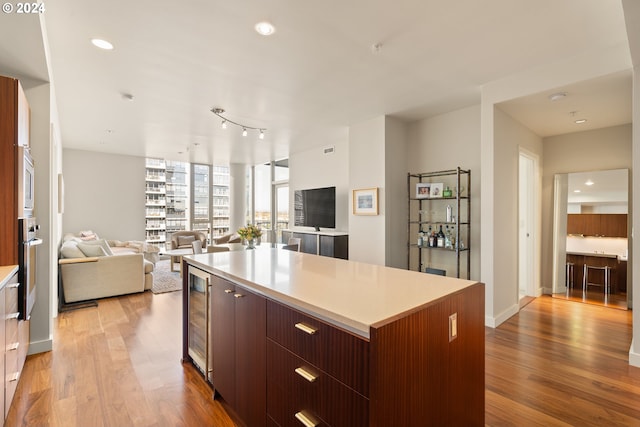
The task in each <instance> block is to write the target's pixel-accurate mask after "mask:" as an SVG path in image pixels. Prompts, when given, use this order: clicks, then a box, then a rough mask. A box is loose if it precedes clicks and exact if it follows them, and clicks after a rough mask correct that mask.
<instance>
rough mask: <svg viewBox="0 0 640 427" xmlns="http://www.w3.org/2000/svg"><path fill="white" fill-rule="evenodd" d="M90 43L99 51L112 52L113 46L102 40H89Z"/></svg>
mask: <svg viewBox="0 0 640 427" xmlns="http://www.w3.org/2000/svg"><path fill="white" fill-rule="evenodd" d="M91 43H93V45H94V46H96V47H99V48H100V49H104V50H113V45H112V44H111V43H109V42H108V41H106V40H103V39H91Z"/></svg>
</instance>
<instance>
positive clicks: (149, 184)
mask: <svg viewBox="0 0 640 427" xmlns="http://www.w3.org/2000/svg"><path fill="white" fill-rule="evenodd" d="M145 164H146V177H145V180H146V189H145V193H146V202H145V216H146V221H145V223H146V241H147V242H149V243H153V244H155V245H158V246H160V247H161V248H162V249H168V247H167V246H166V245H167V242H169V241H170V240H171V234H172V233H174V232H176V231H180V230H201V231H205V232H206V233H207V234H208V237H209V239H211V238H214V237H217V236H221V235H223V234H226V233H229V232H234V231H235V230H230V206H231V200H230V198H231V192H230V173H229V167H228V166H211V165H205V164H195V163H194V164H190V163H186V162H176V161H169V160H163V159H153V158H147V159H146V162H145ZM251 170H253V173H254V174H255V179H254V180H252V179H250V178H251V176H250V175H249V176H248V177H247V192H246V194H247V212H246V215H245V217H246V220H247V221H246V222H247V223H251V222H253V223H255V224H256V225H258V226H259V227H261V228H262V229H263V230H265V233H264V234H263V241H272V240H275V241H280V239H281V237H280V236H281V230H282V229H285V228H287V227H288V225H289V221H288V217H289V188H288V179H289V169H288V163H287V161H286V160H283V161H278V162H274V165H273V167H272V166H271V164H266V165H258V166H256V167H254V168H251V169H250V170H249V172H248V173H249V174H250V173H251ZM272 173H273V178H272ZM251 182H254V183H255V191H254V192H252V191H251ZM251 194H254V195H255V199H254V200H250V195H251ZM272 194H273V195H274V198H273V199H272ZM272 211H275V212H276V223H275V233H272V230H274V227H273V224H272V221H271V219H272V215H271V212H272Z"/></svg>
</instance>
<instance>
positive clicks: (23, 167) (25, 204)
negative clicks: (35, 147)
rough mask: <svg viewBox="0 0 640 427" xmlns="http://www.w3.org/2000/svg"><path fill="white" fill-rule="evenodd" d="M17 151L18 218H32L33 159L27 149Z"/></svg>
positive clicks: (18, 148)
mask: <svg viewBox="0 0 640 427" xmlns="http://www.w3.org/2000/svg"><path fill="white" fill-rule="evenodd" d="M17 150H18V198H19V200H18V218H29V217H32V216H33V206H34V198H35V194H34V187H35V175H34V168H33V157H31V153H29V148H28V147H21V146H19V147H17Z"/></svg>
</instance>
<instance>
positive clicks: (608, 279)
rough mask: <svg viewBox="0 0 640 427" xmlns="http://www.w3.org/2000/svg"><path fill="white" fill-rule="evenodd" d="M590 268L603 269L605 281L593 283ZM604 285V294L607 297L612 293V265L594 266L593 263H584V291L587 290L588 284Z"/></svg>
mask: <svg viewBox="0 0 640 427" xmlns="http://www.w3.org/2000/svg"><path fill="white" fill-rule="evenodd" d="M590 270H601V271H603V272H604V283H602V284H601V283H593V282H589V271H590ZM589 285H593V286H602V287H603V288H604V296H605V298H606V297H607V296H608V295H609V294H610V293H611V267H609V266H604V267H594V266H591V265H587V264H585V265H584V269H583V274H582V292H583V293H585V292H587V286H589Z"/></svg>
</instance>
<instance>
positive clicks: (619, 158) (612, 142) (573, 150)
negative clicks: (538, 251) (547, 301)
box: [542, 124, 632, 293]
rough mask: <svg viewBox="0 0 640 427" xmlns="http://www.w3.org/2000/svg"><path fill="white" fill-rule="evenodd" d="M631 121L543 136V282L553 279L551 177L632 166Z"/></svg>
mask: <svg viewBox="0 0 640 427" xmlns="http://www.w3.org/2000/svg"><path fill="white" fill-rule="evenodd" d="M631 128H632V126H631V124H627V125H621V126H614V127H609V128H603V129H597V130H592V131H585V132H575V133H570V134H566V135H558V136H553V137H548V138H544V139H543V146H544V155H543V165H544V166H543V173H542V236H543V240H542V283H543V285H544V287H545V292H546V293H550V292H551V286H552V281H553V208H554V194H553V177H554V175H555V174H558V173H571V172H586V171H591V170H607V169H624V168H631V167H632V164H631V163H632V162H631V151H632V150H631V132H632V129H631Z"/></svg>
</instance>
